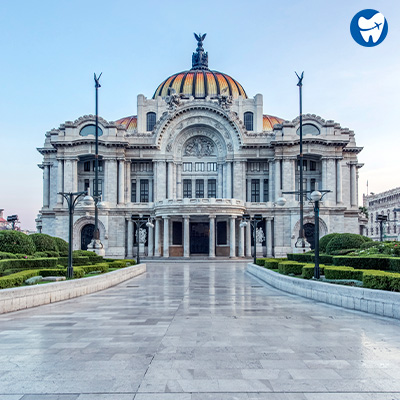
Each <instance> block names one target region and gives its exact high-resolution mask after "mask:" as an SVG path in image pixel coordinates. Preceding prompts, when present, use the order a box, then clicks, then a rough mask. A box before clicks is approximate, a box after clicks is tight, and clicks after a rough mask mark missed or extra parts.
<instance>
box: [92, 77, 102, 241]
mask: <svg viewBox="0 0 400 400" xmlns="http://www.w3.org/2000/svg"><path fill="white" fill-rule="evenodd" d="M100 76H101V74H100V75H99V77H98V78H97V77H96V74H94V81H95V88H96V132H95V138H96V140H95V142H96V144H95V155H94V234H93V236H94V239H95V240H99V239H100V232H99V210H98V205H97V203H98V202H99V110H98V105H99V103H98V101H99V98H98V91H99V87H101V85H100V83H99V79H100Z"/></svg>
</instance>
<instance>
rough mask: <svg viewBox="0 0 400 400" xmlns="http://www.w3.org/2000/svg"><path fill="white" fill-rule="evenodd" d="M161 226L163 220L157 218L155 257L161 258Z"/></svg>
mask: <svg viewBox="0 0 400 400" xmlns="http://www.w3.org/2000/svg"><path fill="white" fill-rule="evenodd" d="M160 224H161V220H160V219H159V218H156V220H155V232H154V233H155V235H154V236H155V238H154V257H160V256H161V252H160Z"/></svg>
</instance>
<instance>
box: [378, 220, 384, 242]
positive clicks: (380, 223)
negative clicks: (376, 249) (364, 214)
mask: <svg viewBox="0 0 400 400" xmlns="http://www.w3.org/2000/svg"><path fill="white" fill-rule="evenodd" d="M379 230H380V235H379V236H380V241H381V242H383V221H379Z"/></svg>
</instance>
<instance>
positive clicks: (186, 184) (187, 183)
mask: <svg viewBox="0 0 400 400" xmlns="http://www.w3.org/2000/svg"><path fill="white" fill-rule="evenodd" d="M183 197H184V198H186V199H191V198H192V180H191V179H184V180H183Z"/></svg>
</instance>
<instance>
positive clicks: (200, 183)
mask: <svg viewBox="0 0 400 400" xmlns="http://www.w3.org/2000/svg"><path fill="white" fill-rule="evenodd" d="M203 197H204V179H196V198H197V199H202V198H203Z"/></svg>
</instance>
